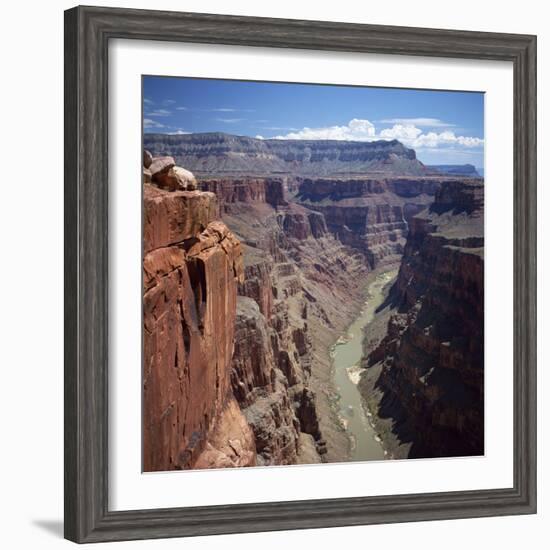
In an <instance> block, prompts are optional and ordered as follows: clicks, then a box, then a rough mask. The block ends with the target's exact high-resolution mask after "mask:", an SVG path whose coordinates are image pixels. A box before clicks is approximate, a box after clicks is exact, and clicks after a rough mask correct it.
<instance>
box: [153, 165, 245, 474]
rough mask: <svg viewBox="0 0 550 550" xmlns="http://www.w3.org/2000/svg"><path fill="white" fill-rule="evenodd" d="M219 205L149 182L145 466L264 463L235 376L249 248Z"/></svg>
mask: <svg viewBox="0 0 550 550" xmlns="http://www.w3.org/2000/svg"><path fill="white" fill-rule="evenodd" d="M155 163H156V164H157V166H158V165H160V164H163V163H160V162H157V160H156V159H153V160H152V163H151V165H150V166H151V167H154V166H155ZM164 164H165V165H170V164H171V163H170V162H164ZM171 169H173V166H170V167H169V168H166V167H165V170H171ZM161 171H162V170H161ZM158 173H159V172H158V171H155V170H153V174H158ZM157 181H158V180H157ZM217 212H218V206H217V201H216V197H215V195H214V194H212V193H204V192H200V191H168V190H165V189H160V188H158V187H156V186H154V185H151V184H145V185H144V230H143V253H144V257H143V356H144V363H143V464H144V470H145V471H162V470H173V469H183V468H218V467H227V466H251V465H254V464H256V449H255V441H254V434H253V432H252V430H251V429H250V427H249V425H248V423H247V421H246V419H245V417H244V416H243V414H242V412H241V410H240V407H239V405H238V403H237V401H236V400H235V396H234V395H233V391H232V384H231V360H232V355H233V346H234V333H235V318H236V308H237V288H238V285H239V284H241V283H242V281H243V260H242V249H241V244H240V242H239V241H238V239H237V238H236V237H235V236H234V235H233V234H232V233H231V232H230V231H229V230H228V229H227V227H226V226H225V225H224V224H223V223H221V222H220V221H218V220H217V219H216V216H217Z"/></svg>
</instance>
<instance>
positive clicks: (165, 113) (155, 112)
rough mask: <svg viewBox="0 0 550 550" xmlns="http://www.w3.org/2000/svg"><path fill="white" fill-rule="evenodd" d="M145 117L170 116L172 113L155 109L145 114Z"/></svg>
mask: <svg viewBox="0 0 550 550" xmlns="http://www.w3.org/2000/svg"><path fill="white" fill-rule="evenodd" d="M145 114H146V115H147V116H170V115H171V114H172V113H171V112H170V111H167V110H166V109H156V110H154V111H151V112H149V113H145Z"/></svg>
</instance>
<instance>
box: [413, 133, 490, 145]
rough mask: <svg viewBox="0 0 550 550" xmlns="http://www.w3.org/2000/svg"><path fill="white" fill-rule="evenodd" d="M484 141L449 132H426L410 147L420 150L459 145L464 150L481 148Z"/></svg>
mask: <svg viewBox="0 0 550 550" xmlns="http://www.w3.org/2000/svg"><path fill="white" fill-rule="evenodd" d="M483 143H484V140H483V139H481V138H477V137H469V136H457V135H455V133H454V132H451V131H449V130H447V131H445V132H441V133H439V134H438V133H436V132H428V133H427V134H421V135H419V136H418V137H417V138H416V139H415V140H413V142H412V144H411V145H412V147H416V148H418V149H422V148H434V147H436V148H440V147H445V146H454V145H460V146H462V147H466V148H472V147H481V146H482V145H483Z"/></svg>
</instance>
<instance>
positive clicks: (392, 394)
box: [360, 179, 484, 458]
mask: <svg viewBox="0 0 550 550" xmlns="http://www.w3.org/2000/svg"><path fill="white" fill-rule="evenodd" d="M483 244H484V238H483V181H482V180H474V179H471V180H463V181H458V180H455V181H447V182H445V183H443V184H442V186H441V188H440V189H439V190H438V191H437V193H436V197H435V202H434V204H433V205H432V206H431V207H430V208H428V209H426V210H425V211H424V212H422V213H420V214H418V215H417V216H414V217H413V218H412V219H411V222H410V230H409V236H408V239H407V244H406V246H405V250H404V255H403V261H402V264H401V267H400V270H399V275H398V278H397V281H396V283H395V285H394V287H393V288H392V290H391V292H390V295H389V299H388V303H386V304H385V306H387V307H390V309H391V308H393V314H392V315H391V316H390V318H389V322H388V324H387V330H386V334H385V336H384V337H383V339H382V340H381V342H380V343H379V344H378V345H377V346H374V349H370V350H367V351H369V354H368V358H367V361H366V366H367V369H366V371H365V372H364V373H363V375H362V380H361V383H360V388H361V391H362V393H363V395H364V397H365V400H366V403H367V405H368V406H369V407H370V409H371V411H370V412H371V413H374V414H373V418H375V420H376V423H377V429H378V431H379V433H380V434H381V435H382V439H383V441H384V445H385V447H386V449H387V451H388V452H389V454H390V456H392V457H410V458H415V457H439V456H471V455H480V454H483V452H484V420H483V419H484V415H483V410H484V409H483V403H484V401H483V387H484V385H483V370H484V355H483V349H484V347H483V346H484V337H483V334H484V309H483V304H484V291H483V272H484V262H483Z"/></svg>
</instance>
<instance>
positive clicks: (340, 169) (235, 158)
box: [144, 132, 429, 176]
mask: <svg viewBox="0 0 550 550" xmlns="http://www.w3.org/2000/svg"><path fill="white" fill-rule="evenodd" d="M144 145H145V147H147V148H148V149H150V150H151V151H152V152H153V153H154V154H155V155H157V156H171V157H174V158H175V160H176V162H177V163H178V164H181V165H182V166H186V167H188V168H189V169H190V170H192V171H193V172H194V173H195V174H197V175H201V176H208V175H212V174H215V175H216V176H220V175H231V176H238V175H257V176H268V175H281V174H287V175H291V176H300V175H301V176H306V175H307V176H312V175H316V176H320V175H334V174H345V175H349V174H364V173H366V172H370V173H381V174H394V175H397V174H402V175H404V174H408V175H416V176H417V175H423V174H428V173H429V170H428V169H427V168H426V167H425V166H424V165H423V164H422V163H421V162H420V161H419V160H418V159H417V158H416V153H415V152H414V151H413V150H412V149H409V148H407V147H405V146H404V145H403V144H402V143H400V142H399V141H397V140H393V141H384V140H381V141H372V142H365V141H339V140H291V139H256V138H252V137H247V136H234V135H230V134H224V133H220V132H213V133H202V134H185V135H166V134H145V135H144Z"/></svg>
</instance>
